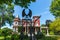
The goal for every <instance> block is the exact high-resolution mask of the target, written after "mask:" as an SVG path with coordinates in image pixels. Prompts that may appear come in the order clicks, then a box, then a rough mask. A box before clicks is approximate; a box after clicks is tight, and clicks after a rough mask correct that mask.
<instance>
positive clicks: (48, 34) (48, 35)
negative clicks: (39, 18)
mask: <svg viewBox="0 0 60 40" xmlns="http://www.w3.org/2000/svg"><path fill="white" fill-rule="evenodd" d="M47 36H49V30H48V28H47Z"/></svg>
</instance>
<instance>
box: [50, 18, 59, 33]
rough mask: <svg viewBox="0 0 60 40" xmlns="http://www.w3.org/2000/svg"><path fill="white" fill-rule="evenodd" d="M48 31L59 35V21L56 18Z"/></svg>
mask: <svg viewBox="0 0 60 40" xmlns="http://www.w3.org/2000/svg"><path fill="white" fill-rule="evenodd" d="M49 29H50V30H51V31H53V32H54V33H58V34H59V33H60V19H59V18H56V19H55V20H54V21H53V22H52V23H51V24H50V26H49Z"/></svg>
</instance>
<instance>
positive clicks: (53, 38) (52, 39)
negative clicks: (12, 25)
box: [0, 36, 60, 40]
mask: <svg viewBox="0 0 60 40" xmlns="http://www.w3.org/2000/svg"><path fill="white" fill-rule="evenodd" d="M0 40H4V37H3V36H1V37H0ZM7 40H11V39H10V36H7ZM25 40H27V39H25ZM38 40H60V36H46V37H44V38H41V39H38Z"/></svg>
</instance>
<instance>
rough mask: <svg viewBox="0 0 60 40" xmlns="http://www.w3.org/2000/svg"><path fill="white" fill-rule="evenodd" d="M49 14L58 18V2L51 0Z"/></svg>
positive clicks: (59, 9) (59, 2)
mask: <svg viewBox="0 0 60 40" xmlns="http://www.w3.org/2000/svg"><path fill="white" fill-rule="evenodd" d="M50 12H51V13H52V14H53V15H54V16H55V17H60V0H52V3H51V6H50Z"/></svg>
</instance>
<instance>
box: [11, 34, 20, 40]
mask: <svg viewBox="0 0 60 40" xmlns="http://www.w3.org/2000/svg"><path fill="white" fill-rule="evenodd" d="M11 40H19V35H18V34H17V33H14V34H12V36H11Z"/></svg>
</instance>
